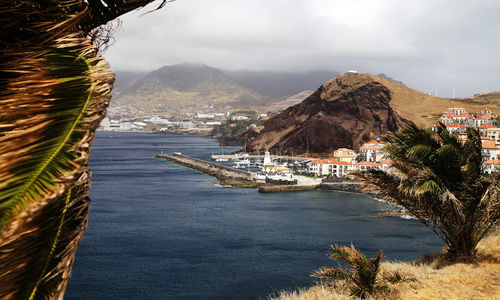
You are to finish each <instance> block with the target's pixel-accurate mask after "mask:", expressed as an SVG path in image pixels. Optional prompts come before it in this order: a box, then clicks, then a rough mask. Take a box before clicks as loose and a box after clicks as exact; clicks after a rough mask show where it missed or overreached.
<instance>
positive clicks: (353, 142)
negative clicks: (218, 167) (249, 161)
mask: <svg viewBox="0 0 500 300" xmlns="http://www.w3.org/2000/svg"><path fill="white" fill-rule="evenodd" d="M457 106H459V107H464V108H466V109H468V110H470V111H478V110H479V109H480V107H481V105H480V104H478V103H474V102H471V101H464V100H451V99H445V98H437V97H433V96H430V95H427V94H424V93H421V92H418V91H416V90H413V89H410V88H408V87H406V86H404V85H401V84H399V83H396V82H394V81H391V80H388V79H385V78H382V77H379V76H375V75H370V74H359V73H345V74H342V75H339V76H337V77H335V78H333V79H331V80H330V81H328V82H326V83H325V84H323V85H322V86H321V87H320V88H319V89H318V90H317V91H316V92H315V93H314V94H313V95H311V96H310V97H308V98H307V99H305V100H304V101H302V102H301V103H299V104H297V105H294V106H292V107H289V108H288V109H286V110H285V111H283V112H282V113H280V114H278V115H276V116H274V117H272V118H270V119H269V120H268V121H267V122H266V123H265V124H264V128H263V129H262V130H261V132H260V134H259V135H258V136H257V137H256V138H255V139H253V140H252V141H250V143H249V144H248V146H249V148H250V149H253V150H263V149H270V148H280V149H282V150H283V151H288V150H289V149H290V150H291V149H293V150H294V151H302V152H305V151H307V150H309V152H313V153H324V152H330V151H331V150H333V149H337V148H340V147H349V148H354V149H356V150H357V149H358V148H359V146H360V144H362V143H363V142H366V141H368V140H369V139H372V138H375V137H378V136H381V135H383V134H385V133H386V132H389V131H395V130H398V129H399V128H400V127H401V125H402V124H403V123H404V122H405V120H410V121H413V122H415V123H417V124H420V125H427V126H429V125H431V124H433V123H435V122H436V120H437V118H438V117H439V115H441V113H442V112H443V111H444V110H445V109H447V108H449V107H457ZM492 109H493V110H494V111H498V106H497V107H492Z"/></svg>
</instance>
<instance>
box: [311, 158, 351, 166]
mask: <svg viewBox="0 0 500 300" xmlns="http://www.w3.org/2000/svg"><path fill="white" fill-rule="evenodd" d="M311 163H312V164H327V165H350V163H348V162H345V161H339V160H335V159H318V160H315V161H312V162H311Z"/></svg>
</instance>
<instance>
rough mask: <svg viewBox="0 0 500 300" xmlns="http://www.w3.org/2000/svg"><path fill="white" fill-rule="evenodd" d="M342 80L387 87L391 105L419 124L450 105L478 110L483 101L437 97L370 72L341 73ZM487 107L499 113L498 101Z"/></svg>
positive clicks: (429, 122)
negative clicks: (374, 83) (368, 82)
mask: <svg viewBox="0 0 500 300" xmlns="http://www.w3.org/2000/svg"><path fill="white" fill-rule="evenodd" d="M340 76H342V77H344V78H343V80H344V81H351V80H352V81H353V82H354V81H360V80H366V81H369V80H373V81H376V82H379V83H380V84H382V85H384V86H386V87H387V88H389V89H390V90H391V92H392V99H391V106H392V107H393V108H394V109H395V110H397V112H398V113H399V114H400V115H402V116H403V117H404V118H406V119H409V120H411V121H413V122H415V123H417V124H419V125H424V126H431V125H434V124H435V123H436V122H437V119H438V118H439V116H440V115H441V114H442V113H443V111H445V110H446V109H447V108H450V107H463V108H465V109H467V110H468V111H469V112H479V110H481V109H482V108H484V107H485V106H484V105H485V104H486V103H485V102H483V103H479V102H476V101H468V100H459V99H455V100H453V99H449V98H439V97H434V96H430V95H428V94H425V93H421V92H419V91H416V90H414V89H411V88H408V87H406V86H404V85H401V84H398V83H396V82H393V81H390V80H387V79H385V78H382V77H379V76H375V75H370V74H349V73H346V74H342V75H340ZM488 105H489V107H490V108H491V109H492V110H493V111H494V112H496V113H500V106H499V105H500V102H498V103H495V102H493V101H490V102H488Z"/></svg>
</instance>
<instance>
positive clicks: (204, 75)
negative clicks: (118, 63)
mask: <svg viewBox="0 0 500 300" xmlns="http://www.w3.org/2000/svg"><path fill="white" fill-rule="evenodd" d="M125 74H126V73H125ZM126 75H128V77H127V78H128V79H129V80H130V81H132V82H130V81H129V82H128V83H125V82H123V84H121V85H119V86H118V87H119V89H118V93H116V92H115V97H114V98H113V104H114V105H123V104H128V105H137V106H146V107H150V108H153V107H154V108H157V109H159V110H164V111H190V110H193V109H195V108H201V107H205V106H208V105H214V106H225V105H233V106H238V105H240V106H249V105H260V104H263V103H266V102H267V101H269V100H270V98H269V97H267V96H263V95H261V94H259V93H258V92H255V91H253V90H251V89H249V88H247V87H244V86H242V85H240V84H238V83H236V82H235V81H234V80H232V79H231V78H230V77H228V76H227V75H225V74H224V73H223V72H222V71H220V70H218V69H215V68H212V67H209V66H206V65H203V64H191V63H185V64H178V65H172V66H164V67H162V68H160V69H158V70H155V71H152V72H149V73H147V74H144V75H143V76H141V77H140V78H136V77H134V76H133V75H134V74H132V76H130V74H126ZM119 76H120V73H118V75H117V83H118V82H120V81H121V79H120V77H119Z"/></svg>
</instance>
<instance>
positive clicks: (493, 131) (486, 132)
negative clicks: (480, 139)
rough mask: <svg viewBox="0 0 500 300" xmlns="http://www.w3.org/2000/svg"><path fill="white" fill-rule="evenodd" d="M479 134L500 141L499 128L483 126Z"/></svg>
mask: <svg viewBox="0 0 500 300" xmlns="http://www.w3.org/2000/svg"><path fill="white" fill-rule="evenodd" d="M480 133H481V129H480ZM481 136H484V137H487V138H488V139H490V140H493V141H495V142H500V128H498V127H492V126H491V127H489V128H485V129H483V130H482V134H481Z"/></svg>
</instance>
